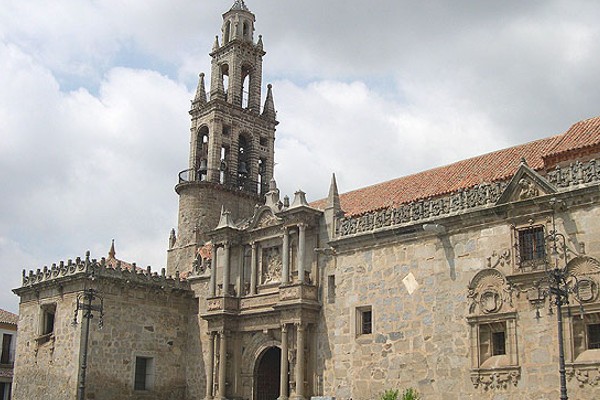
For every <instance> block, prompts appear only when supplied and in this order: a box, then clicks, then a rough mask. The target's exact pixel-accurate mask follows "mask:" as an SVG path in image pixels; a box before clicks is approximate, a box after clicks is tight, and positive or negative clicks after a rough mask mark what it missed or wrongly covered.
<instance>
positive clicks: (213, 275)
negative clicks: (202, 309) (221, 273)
mask: <svg viewBox="0 0 600 400" xmlns="http://www.w3.org/2000/svg"><path fill="white" fill-rule="evenodd" d="M218 251H219V247H218V246H217V245H216V244H215V245H214V246H213V249H212V260H210V282H209V284H208V286H209V290H210V292H209V297H215V296H216V295H217V252H218Z"/></svg>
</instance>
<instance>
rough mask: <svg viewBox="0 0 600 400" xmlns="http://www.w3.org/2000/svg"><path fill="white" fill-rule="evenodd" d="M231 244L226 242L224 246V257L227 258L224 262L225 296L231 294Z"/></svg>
mask: <svg viewBox="0 0 600 400" xmlns="http://www.w3.org/2000/svg"><path fill="white" fill-rule="evenodd" d="M230 247H231V244H230V243H229V242H226V243H225V245H224V246H223V258H224V259H225V260H224V262H223V293H221V294H222V295H223V296H229V272H230V270H231V266H230V265H229V264H230V259H229V252H230Z"/></svg>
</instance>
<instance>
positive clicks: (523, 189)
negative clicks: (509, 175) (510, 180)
mask: <svg viewBox="0 0 600 400" xmlns="http://www.w3.org/2000/svg"><path fill="white" fill-rule="evenodd" d="M539 195H540V191H539V189H538V188H537V187H536V186H535V184H534V183H533V182H531V181H530V180H529V179H525V178H522V179H521V180H519V195H518V199H519V200H525V199H530V198H532V197H537V196H539Z"/></svg>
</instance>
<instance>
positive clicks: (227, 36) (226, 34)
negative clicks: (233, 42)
mask: <svg viewBox="0 0 600 400" xmlns="http://www.w3.org/2000/svg"><path fill="white" fill-rule="evenodd" d="M230 39H231V21H227V22H225V32H223V43H224V44H226V43H229V40H230Z"/></svg>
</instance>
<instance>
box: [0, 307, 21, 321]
mask: <svg viewBox="0 0 600 400" xmlns="http://www.w3.org/2000/svg"><path fill="white" fill-rule="evenodd" d="M18 322H19V316H18V315H17V314H13V313H11V312H10V311H6V310H3V309H1V308H0V323H4V324H10V325H17V323H18Z"/></svg>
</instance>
